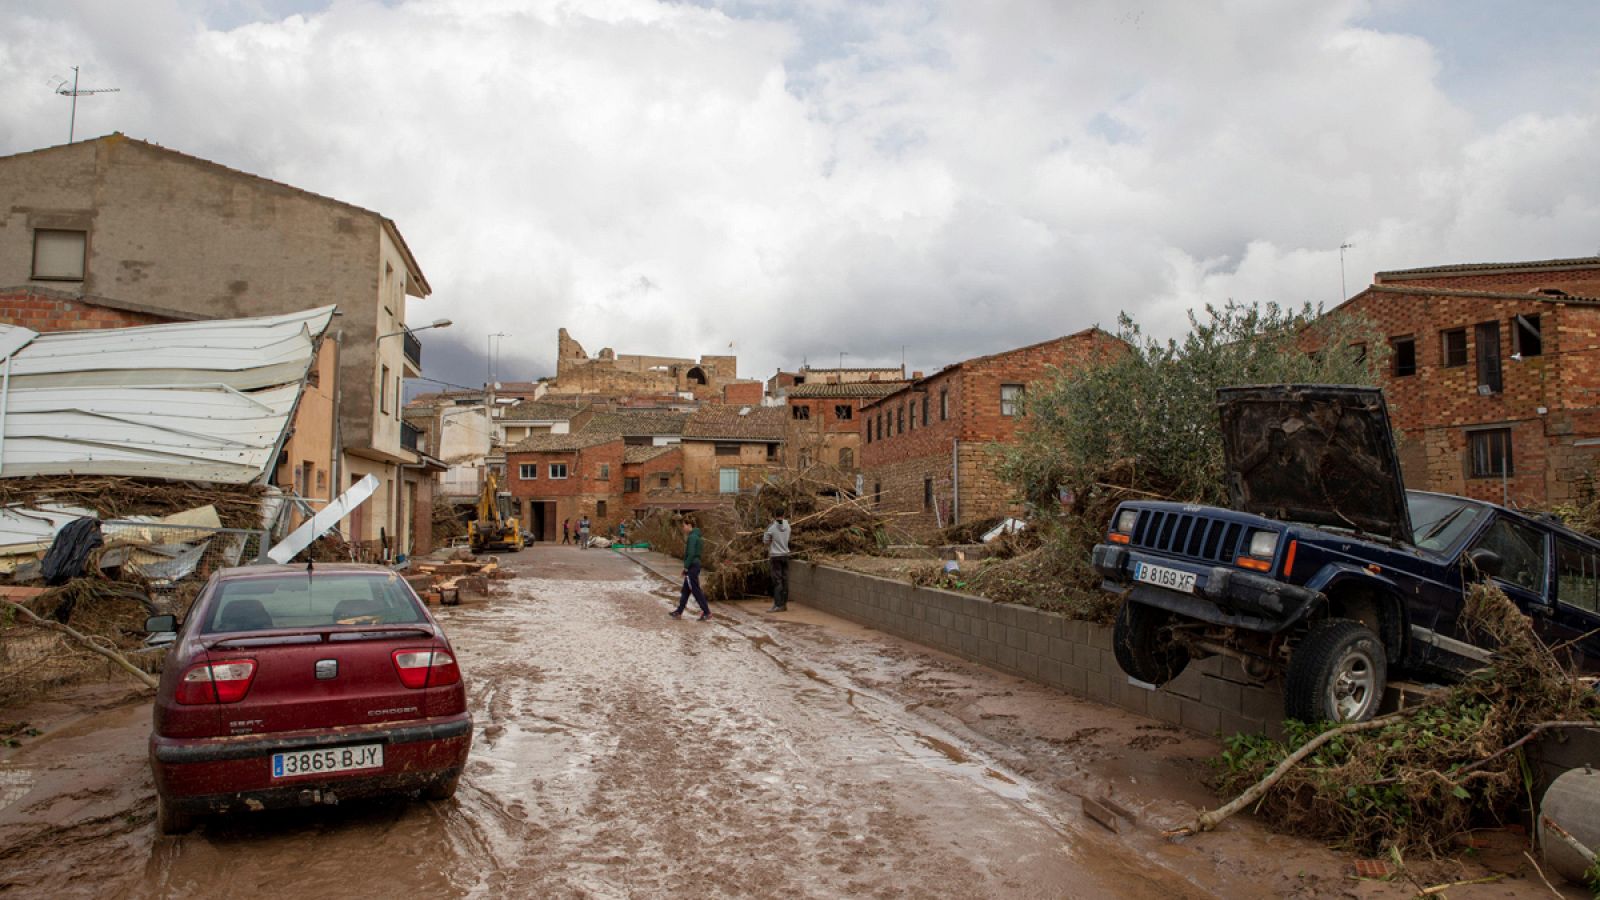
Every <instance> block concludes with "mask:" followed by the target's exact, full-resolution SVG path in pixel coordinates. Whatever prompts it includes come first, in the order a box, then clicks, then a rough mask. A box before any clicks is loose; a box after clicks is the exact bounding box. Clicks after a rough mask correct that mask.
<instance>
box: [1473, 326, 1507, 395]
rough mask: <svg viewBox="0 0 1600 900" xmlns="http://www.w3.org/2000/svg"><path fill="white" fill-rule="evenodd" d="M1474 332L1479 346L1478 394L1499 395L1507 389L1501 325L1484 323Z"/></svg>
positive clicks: (1474, 328)
mask: <svg viewBox="0 0 1600 900" xmlns="http://www.w3.org/2000/svg"><path fill="white" fill-rule="evenodd" d="M1472 330H1473V337H1474V338H1475V339H1476V342H1477V345H1478V393H1480V394H1498V393H1500V392H1501V391H1502V390H1504V389H1505V383H1504V381H1503V379H1502V378H1501V369H1500V323H1499V322H1482V323H1479V324H1478V325H1476V326H1474V327H1473V329H1472Z"/></svg>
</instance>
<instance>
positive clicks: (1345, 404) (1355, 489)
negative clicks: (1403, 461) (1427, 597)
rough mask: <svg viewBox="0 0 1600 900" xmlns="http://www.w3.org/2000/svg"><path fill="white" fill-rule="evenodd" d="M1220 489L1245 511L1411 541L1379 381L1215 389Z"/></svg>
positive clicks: (1408, 519)
mask: <svg viewBox="0 0 1600 900" xmlns="http://www.w3.org/2000/svg"><path fill="white" fill-rule="evenodd" d="M1217 408H1218V411H1219V413H1220V414H1221V417H1222V450H1223V454H1224V456H1225V458H1226V462H1227V467H1228V470H1227V476H1226V477H1227V483H1228V496H1229V498H1230V499H1231V500H1232V501H1233V506H1234V508H1235V509H1238V510H1240V511H1243V512H1251V513H1255V514H1256V515H1261V516H1269V517H1271V518H1274V519H1280V520H1284V521H1290V522H1305V523H1307V524H1311V525H1331V526H1335V527H1340V528H1356V529H1359V530H1361V531H1364V532H1366V533H1368V534H1372V535H1377V536H1380V537H1387V538H1392V539H1394V540H1396V541H1399V542H1401V543H1406V544H1409V543H1411V541H1412V533H1411V515H1410V513H1409V511H1408V509H1407V507H1406V493H1405V485H1404V483H1403V482H1402V481H1401V478H1400V460H1399V457H1398V456H1397V455H1396V453H1395V449H1394V432H1392V431H1391V430H1390V429H1389V411H1388V408H1387V407H1386V406H1385V405H1384V402H1383V392H1382V391H1380V390H1379V389H1377V388H1362V387H1342V386H1337V385H1323V384H1290V385H1272V386H1266V387H1236V388H1222V389H1221V390H1219V391H1217Z"/></svg>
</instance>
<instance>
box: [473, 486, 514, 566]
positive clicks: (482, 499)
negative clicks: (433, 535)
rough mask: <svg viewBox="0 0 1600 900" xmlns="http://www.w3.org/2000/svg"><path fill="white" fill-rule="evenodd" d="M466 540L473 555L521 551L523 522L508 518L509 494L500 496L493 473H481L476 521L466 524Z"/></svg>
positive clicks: (512, 517)
mask: <svg viewBox="0 0 1600 900" xmlns="http://www.w3.org/2000/svg"><path fill="white" fill-rule="evenodd" d="M467 537H468V539H469V540H470V541H471V542H472V552H473V553H483V552H484V551H487V550H512V551H515V550H521V549H522V523H521V522H519V521H517V519H516V517H515V516H513V515H511V494H510V493H506V494H504V495H502V494H501V493H500V479H498V478H496V477H495V475H494V472H493V471H492V470H490V471H488V472H485V473H484V476H483V490H482V491H481V492H480V493H479V494H478V518H477V519H476V520H475V521H472V522H469V523H467Z"/></svg>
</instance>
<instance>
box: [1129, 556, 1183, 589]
mask: <svg viewBox="0 0 1600 900" xmlns="http://www.w3.org/2000/svg"><path fill="white" fill-rule="evenodd" d="M1195 577H1196V576H1195V574H1194V573H1193V572H1180V571H1178V570H1177V569H1169V568H1167V567H1166V566H1153V565H1151V564H1149V563H1134V564H1133V580H1134V581H1142V582H1144V583H1145V584H1153V585H1155V586H1156V587H1164V588H1166V589H1167V590H1169V591H1183V592H1184V593H1185V594H1192V593H1194V581H1195Z"/></svg>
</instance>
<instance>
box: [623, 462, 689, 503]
mask: <svg viewBox="0 0 1600 900" xmlns="http://www.w3.org/2000/svg"><path fill="white" fill-rule="evenodd" d="M622 468H623V472H622V474H623V477H624V478H638V479H639V490H638V491H629V492H627V493H624V494H622V495H621V500H622V503H623V505H624V506H626V507H627V512H628V514H629V515H630V516H631V515H632V513H633V510H635V509H638V508H639V506H640V504H642V503H643V502H644V501H645V500H646V499H647V498H649V496H650V494H651V493H652V492H658V491H661V490H662V488H661V487H660V476H662V475H665V476H667V485H668V486H667V488H666V490H667V491H672V490H682V489H683V451H682V450H680V449H676V448H674V449H673V450H671V451H669V452H667V453H663V454H661V455H660V456H657V457H655V458H654V459H647V460H645V461H644V462H642V463H628V464H626V465H624V466H623V467H622Z"/></svg>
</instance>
